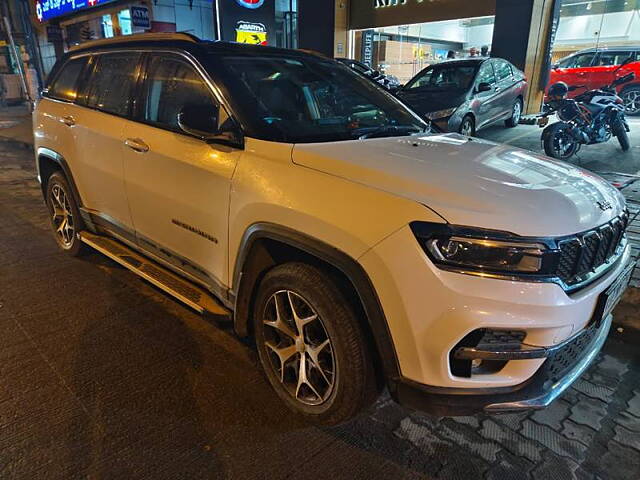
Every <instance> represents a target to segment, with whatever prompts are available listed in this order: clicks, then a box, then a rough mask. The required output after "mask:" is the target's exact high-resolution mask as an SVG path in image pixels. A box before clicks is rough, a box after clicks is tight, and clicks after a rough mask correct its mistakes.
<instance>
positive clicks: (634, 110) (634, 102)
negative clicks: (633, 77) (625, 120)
mask: <svg viewBox="0 0 640 480" xmlns="http://www.w3.org/2000/svg"><path fill="white" fill-rule="evenodd" d="M621 97H622V100H623V101H624V109H625V113H626V114H627V115H639V114H640V87H630V88H627V89H626V90H625V91H624V92H622V94H621Z"/></svg>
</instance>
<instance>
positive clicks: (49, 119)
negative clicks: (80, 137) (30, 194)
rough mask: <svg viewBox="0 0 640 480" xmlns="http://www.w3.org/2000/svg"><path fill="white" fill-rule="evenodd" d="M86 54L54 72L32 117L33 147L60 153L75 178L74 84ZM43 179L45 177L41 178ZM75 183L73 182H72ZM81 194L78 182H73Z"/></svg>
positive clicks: (85, 66) (78, 81)
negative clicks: (34, 145) (34, 144)
mask: <svg viewBox="0 0 640 480" xmlns="http://www.w3.org/2000/svg"><path fill="white" fill-rule="evenodd" d="M88 61H89V57H88V56H82V57H76V58H71V59H70V60H68V61H67V62H66V63H65V64H64V65H63V66H62V67H61V68H60V70H59V71H58V73H57V74H54V77H53V80H52V81H51V82H50V84H49V85H48V87H47V90H46V91H45V92H44V96H43V99H42V101H41V102H40V104H39V105H38V109H37V111H36V114H35V118H34V132H35V135H34V140H35V143H36V148H40V147H44V148H49V149H51V150H54V151H55V152H56V153H57V154H58V155H60V156H62V157H63V158H64V159H65V161H66V163H67V165H68V167H69V169H70V170H71V173H72V175H74V178H75V173H76V172H75V170H76V165H77V163H78V161H77V157H78V155H80V154H81V153H82V152H79V151H78V145H77V135H76V134H77V129H76V128H75V120H74V118H75V115H76V112H75V110H76V108H77V107H76V106H75V105H74V102H75V101H76V99H77V97H78V87H79V85H80V84H81V83H82V82H81V78H82V76H83V72H85V70H86V68H87V64H88ZM42 180H46V179H42ZM76 183H77V182H76ZM77 186H78V188H79V190H80V193H81V197H82V198H84V194H83V193H84V189H83V188H82V187H83V186H82V185H77Z"/></svg>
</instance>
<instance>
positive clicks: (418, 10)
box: [349, 0, 516, 30]
mask: <svg viewBox="0 0 640 480" xmlns="http://www.w3.org/2000/svg"><path fill="white" fill-rule="evenodd" d="M514 1H516V0H514ZM495 12H496V0H350V1H349V29H350V30H365V29H369V28H378V27H388V26H395V25H409V24H413V23H425V22H438V21H441V20H457V19H463V18H473V17H485V16H490V15H495Z"/></svg>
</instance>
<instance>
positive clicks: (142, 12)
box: [129, 6, 151, 28]
mask: <svg viewBox="0 0 640 480" xmlns="http://www.w3.org/2000/svg"><path fill="white" fill-rule="evenodd" d="M129 10H130V12H131V24H132V25H133V26H134V27H140V28H151V20H150V19H149V9H148V8H147V7H144V6H140V7H134V6H131V7H129Z"/></svg>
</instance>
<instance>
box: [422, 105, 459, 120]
mask: <svg viewBox="0 0 640 480" xmlns="http://www.w3.org/2000/svg"><path fill="white" fill-rule="evenodd" d="M456 108H457V107H454V108H446V109H444V110H438V111H436V112H429V113H427V114H426V115H425V117H427V118H428V119H429V120H438V119H439V118H444V117H450V116H451V115H453V112H455V111H456Z"/></svg>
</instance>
